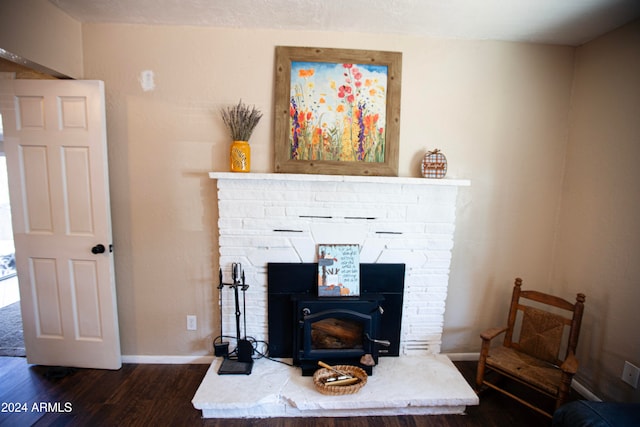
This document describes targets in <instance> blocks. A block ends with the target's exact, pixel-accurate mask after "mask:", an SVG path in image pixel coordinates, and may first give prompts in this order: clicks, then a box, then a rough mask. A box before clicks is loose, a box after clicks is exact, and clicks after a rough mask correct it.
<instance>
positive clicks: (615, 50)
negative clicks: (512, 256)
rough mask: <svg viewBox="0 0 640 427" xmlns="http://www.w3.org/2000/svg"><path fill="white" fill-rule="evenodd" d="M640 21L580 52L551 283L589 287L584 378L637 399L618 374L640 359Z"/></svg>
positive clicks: (639, 393)
mask: <svg viewBox="0 0 640 427" xmlns="http://www.w3.org/2000/svg"><path fill="white" fill-rule="evenodd" d="M639 118H640V21H636V22H635V23H632V24H630V25H627V26H625V27H623V28H622V29H620V30H618V31H615V32H612V33H610V34H608V35H606V36H604V37H601V38H599V39H597V40H595V41H593V42H590V43H588V44H587V45H585V46H582V47H580V48H579V49H578V51H577V56H576V73H575V84H574V93H573V99H572V114H571V128H570V129H571V132H570V138H569V146H568V150H567V166H566V177H565V180H564V184H563V200H562V209H561V211H560V222H559V227H558V229H559V237H558V247H557V256H556V259H555V262H554V265H555V268H554V272H553V276H554V281H553V282H554V290H555V291H557V292H559V293H565V292H574V291H575V290H576V289H578V290H580V291H581V292H584V293H585V294H586V296H587V300H586V303H585V315H584V323H583V328H582V334H581V337H580V342H579V346H578V357H579V358H580V361H581V367H580V372H579V379H580V380H581V381H582V383H583V384H584V385H586V386H587V387H588V388H590V389H592V390H594V391H595V392H596V394H598V395H599V396H600V397H601V398H603V399H605V400H614V401H634V402H640V390H638V389H633V388H632V387H630V386H629V385H627V384H625V383H623V382H622V381H621V380H620V376H621V374H622V369H623V365H624V361H625V360H628V361H629V362H631V363H633V364H634V365H636V366H640V333H638V329H637V325H638V324H640V310H639V309H638V302H640V286H639V284H640V263H639V262H638V261H639V260H640V167H638V164H639V162H640V121H639V120H638V119H639Z"/></svg>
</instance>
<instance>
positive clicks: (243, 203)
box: [209, 172, 470, 355]
mask: <svg viewBox="0 0 640 427" xmlns="http://www.w3.org/2000/svg"><path fill="white" fill-rule="evenodd" d="M209 176H210V178H212V179H215V180H217V186H218V214H219V221H218V228H219V246H220V266H221V268H222V269H223V272H224V274H225V276H226V277H230V274H231V273H230V270H231V264H232V263H234V262H239V263H241V264H242V266H243V268H244V271H245V276H246V283H247V284H249V285H250V288H249V289H248V290H247V292H246V310H245V311H246V313H245V314H246V317H247V320H246V325H247V326H246V327H247V331H246V334H247V335H249V336H251V337H253V338H255V339H257V340H264V341H267V340H268V322H267V264H268V263H296V262H300V263H312V262H316V261H317V257H316V248H317V245H318V244H327V243H332V244H339V243H357V244H359V245H360V247H361V253H360V262H361V263H402V264H405V265H406V276H405V288H404V307H403V310H402V331H401V340H400V354H401V355H402V354H406V355H410V354H424V352H428V353H433V354H438V353H440V346H441V336H442V328H443V319H444V312H445V300H446V297H447V286H448V281H449V267H450V261H451V250H452V248H453V237H454V231H455V218H456V198H457V192H458V187H464V186H468V185H470V182H469V181H468V180H457V179H455V180H454V179H437V180H428V179H422V178H398V177H360V176H327V175H298V174H261V173H249V174H242V173H229V172H211V173H210V174H209ZM231 297H232V296H231V295H230V293H229V295H227V294H224V293H223V300H222V315H223V324H224V330H223V333H224V334H225V335H234V332H233V327H234V325H235V320H234V309H233V302H232V301H231Z"/></svg>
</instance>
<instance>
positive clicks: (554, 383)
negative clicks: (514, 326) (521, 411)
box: [487, 347, 562, 396]
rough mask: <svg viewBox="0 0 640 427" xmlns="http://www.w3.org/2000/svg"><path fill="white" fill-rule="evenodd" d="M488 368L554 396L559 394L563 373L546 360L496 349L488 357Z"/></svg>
mask: <svg viewBox="0 0 640 427" xmlns="http://www.w3.org/2000/svg"><path fill="white" fill-rule="evenodd" d="M487 366H490V367H492V368H495V369H496V370H498V371H500V372H503V373H506V374H508V375H510V376H512V377H514V378H518V379H520V380H521V381H525V382H527V383H530V384H532V385H533V386H535V387H536V388H539V389H541V390H544V391H545V392H547V393H549V394H550V395H552V396H555V395H556V394H558V384H560V379H561V377H562V371H560V369H558V367H557V366H555V365H552V364H551V363H549V362H545V361H544V360H540V359H537V358H535V357H531V356H529V355H527V354H525V353H522V352H520V351H517V350H514V349H512V348H507V347H496V348H494V349H492V350H491V354H489V356H488V357H487Z"/></svg>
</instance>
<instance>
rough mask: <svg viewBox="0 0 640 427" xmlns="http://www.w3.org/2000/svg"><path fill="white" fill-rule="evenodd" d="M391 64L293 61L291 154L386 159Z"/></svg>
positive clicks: (294, 157)
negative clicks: (389, 70)
mask: <svg viewBox="0 0 640 427" xmlns="http://www.w3.org/2000/svg"><path fill="white" fill-rule="evenodd" d="M387 74H388V67H387V66H386V65H378V64H352V63H332V62H306V61H292V62H291V86H290V87H291V93H290V106H289V142H288V144H289V158H290V159H292V160H328V161H345V162H367V163H369V162H371V163H383V162H385V142H386V133H385V131H386V100H387V77H388V76H387Z"/></svg>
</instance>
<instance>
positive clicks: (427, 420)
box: [0, 357, 579, 427]
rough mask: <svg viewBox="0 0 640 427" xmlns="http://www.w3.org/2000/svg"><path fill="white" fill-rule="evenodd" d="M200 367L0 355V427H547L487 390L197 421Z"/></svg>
mask: <svg viewBox="0 0 640 427" xmlns="http://www.w3.org/2000/svg"><path fill="white" fill-rule="evenodd" d="M455 365H456V366H457V367H458V369H459V370H460V372H461V373H462V375H463V376H464V377H465V379H467V381H469V383H470V384H472V383H473V378H474V377H475V369H476V363H475V362H455ZM207 368H208V365H133V364H126V365H123V367H122V369H120V370H118V371H101V370H93V369H75V370H69V369H64V368H48V367H44V366H33V365H28V364H27V363H26V359H24V358H20V357H16V358H13V357H0V404H1V405H2V407H1V408H0V426H11V427H14V426H20V427H22V426H31V425H36V426H210V427H235V426H238V427H240V426H242V427H244V426H260V427H289V426H295V427H302V426H313V427H343V426H344V427H359V426H362V427H364V426H366V427H370V426H373V427H409V426H483V427H486V426H511V425H513V426H519V427H527V426H536V427H537V426H548V425H550V421H549V419H547V418H546V417H544V416H542V415H540V414H538V413H536V412H534V411H532V410H530V409H528V408H526V407H525V406H523V405H521V404H519V403H517V402H515V401H513V400H511V399H509V398H507V397H505V396H503V395H502V394H500V393H497V392H495V391H492V390H488V391H486V392H483V394H481V397H480V405H479V406H470V407H468V408H467V411H466V414H464V415H427V416H393V417H348V418H269V419H241V420H239V419H236V420H228V419H224V420H222V419H202V418H201V413H200V411H198V410H196V409H195V408H194V407H193V406H192V404H191V399H192V398H193V395H194V394H195V392H196V390H197V388H198V386H199V385H200V382H201V381H202V379H203V378H204V375H205V373H206V371H207ZM220 392H221V393H224V390H220ZM576 398H579V396H576ZM549 403H550V402H549ZM34 404H35V406H34ZM17 410H24V411H23V412H16V411H17Z"/></svg>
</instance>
